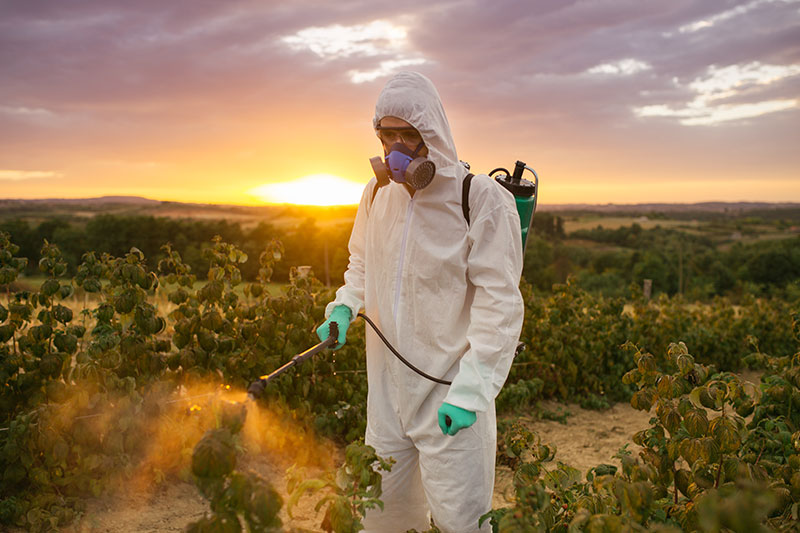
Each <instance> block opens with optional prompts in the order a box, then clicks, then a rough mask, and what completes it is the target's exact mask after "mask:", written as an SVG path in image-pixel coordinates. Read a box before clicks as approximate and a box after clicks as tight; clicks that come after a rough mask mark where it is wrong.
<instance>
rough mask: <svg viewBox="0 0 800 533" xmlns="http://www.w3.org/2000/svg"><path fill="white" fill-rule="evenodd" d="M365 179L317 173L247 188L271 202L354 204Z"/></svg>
mask: <svg viewBox="0 0 800 533" xmlns="http://www.w3.org/2000/svg"><path fill="white" fill-rule="evenodd" d="M363 191H364V184H363V183H356V182H353V181H350V180H346V179H344V178H342V177H339V176H334V175H333V174H313V175H310V176H304V177H302V178H298V179H296V180H294V181H287V182H282V183H267V184H264V185H259V186H258V187H255V188H253V189H250V190H249V191H247V193H248V194H250V195H252V196H255V197H257V198H259V199H261V200H262V201H263V202H266V203H269V204H296V205H317V206H328V205H354V204H357V203H358V201H359V200H360V199H361V194H362V192H363Z"/></svg>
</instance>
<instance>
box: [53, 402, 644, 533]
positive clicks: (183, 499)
mask: <svg viewBox="0 0 800 533" xmlns="http://www.w3.org/2000/svg"><path fill="white" fill-rule="evenodd" d="M540 408H541V409H543V410H548V411H551V412H559V411H560V412H564V411H568V412H569V413H570V414H569V416H567V418H566V424H562V423H560V422H557V421H554V420H537V419H535V418H534V417H533V416H531V417H526V416H522V417H521V419H522V420H524V421H525V422H526V424H528V426H529V427H530V428H532V429H533V430H534V431H535V432H536V433H538V435H539V436H540V437H541V439H542V441H543V442H544V443H547V444H552V445H555V446H556V447H557V448H558V452H557V454H556V460H558V461H561V462H564V463H566V464H569V465H571V466H573V467H575V468H578V469H579V470H581V471H582V472H584V473H585V472H586V470H587V469H589V468H591V467H593V466H596V465H598V464H600V463H612V464H615V463H616V464H618V461H617V460H615V459H613V457H612V456H613V455H614V454H615V453H616V452H617V451H618V450H619V449H620V448H621V447H622V446H623V445H624V444H626V443H630V442H631V436H632V435H633V434H634V433H635V432H637V431H639V430H641V429H643V428H645V427H646V426H647V423H648V420H649V419H650V417H651V416H652V415H651V414H649V413H644V412H641V411H636V410H634V409H633V408H631V407H630V405H628V404H617V405H615V406H613V407H611V408H610V409H608V410H605V411H590V410H586V409H581V408H580V407H579V406H577V405H571V404H559V403H556V402H543V403H542V404H541V406H540ZM631 447H635V445H633V444H631ZM632 451H635V450H633V449H632ZM245 468H250V469H252V470H255V471H256V472H258V473H259V474H260V475H261V476H262V477H264V478H266V479H268V480H270V481H271V482H272V484H273V486H274V487H275V488H276V490H278V491H279V492H281V494H282V496H283V498H284V502H285V501H286V500H287V498H288V497H287V495H286V482H285V480H284V476H283V474H284V472H283V471H282V470H281V469H280V468H278V467H277V466H275V465H274V464H273V463H271V462H269V461H268V460H267V459H266V458H264V457H255V458H253V457H251V458H249V459H248V463H247V464H246V465H245ZM511 492H512V491H511V472H510V471H508V470H507V469H503V468H502V467H499V468H498V471H497V479H496V484H495V494H494V500H493V506H494V507H502V506H505V505H508V497H510V496H511ZM314 505H315V500H314V498H312V497H306V498H303V499H302V500H301V502H300V505H299V506H298V507H297V508H295V510H294V513H293V514H294V518H292V519H290V518H289V517H288V515H287V514H286V509H285V507H284V509H283V510H282V511H281V512H282V519H283V523H284V525H285V526H286V527H287V529H288V528H292V527H293V528H296V529H297V530H301V531H303V530H305V531H322V530H321V529H320V528H319V524H320V522H321V521H322V514H321V513H320V514H317V513H315V511H314ZM206 511H208V504H207V502H206V501H205V500H204V499H203V498H202V496H201V495H200V494H199V493H198V491H197V489H196V488H195V487H194V485H192V484H190V483H165V484H164V485H162V486H160V487H158V488H157V489H155V490H154V491H153V492H152V493H149V494H143V493H140V492H126V493H117V494H113V495H108V496H105V497H101V498H97V499H93V500H91V501H89V502H88V507H87V511H86V513H85V514H84V515H83V516H82V517H81V518H80V519H79V520H77V521H76V522H75V523H74V524H73V525H71V526H70V527H68V528H66V529H65V530H64V531H68V532H75V533H134V532H137V533H138V532H153V533H155V532H170V531H183V530H184V528H185V527H186V525H187V524H188V523H190V522H192V521H194V520H197V519H198V518H200V517H202V516H203V513H205V512H206Z"/></svg>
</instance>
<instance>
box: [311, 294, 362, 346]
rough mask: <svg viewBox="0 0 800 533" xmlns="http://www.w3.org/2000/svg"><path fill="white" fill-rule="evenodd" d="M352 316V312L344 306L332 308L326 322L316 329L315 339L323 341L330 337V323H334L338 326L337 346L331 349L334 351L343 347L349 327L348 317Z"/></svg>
mask: <svg viewBox="0 0 800 533" xmlns="http://www.w3.org/2000/svg"><path fill="white" fill-rule="evenodd" d="M352 316H353V312H352V311H350V308H349V307H347V306H346V305H337V306H336V307H334V308H333V311H332V312H331V314H330V316H329V317H328V320H326V321H325V322H323V323H322V325H321V326H320V327H318V328H317V337H319V340H321V341H324V340H325V339H327V338H328V337H330V335H331V322H336V325H337V326H339V344H337V345H336V346H334V347H333V349H334V350H338V349H339V348H341V347H342V346H344V342H345V340H346V335H347V328H349V327H350V317H352Z"/></svg>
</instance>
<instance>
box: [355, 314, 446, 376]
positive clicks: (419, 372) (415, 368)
mask: <svg viewBox="0 0 800 533" xmlns="http://www.w3.org/2000/svg"><path fill="white" fill-rule="evenodd" d="M358 316H360V317H361V318H363V319H364V320H366V321H367V324H369V325H370V326H371V327H372V329H373V330H375V333H377V334H378V337H380V338H381V340H382V341H383V343H384V344H385V345H386V346H387V347H388V348H389V349H390V350H391V351H392V353H393V354H394V355H395V356H396V357H397V358H398V359H400V360H401V361H402V362H403V363H404V364H405V365H406V366H407V367H408V368H410V369H411V370H413V371H414V372H416V373H417V374H419V375H420V376H422V377H423V378H426V379H429V380H431V381H433V382H434V383H440V384H442V385H452V384H453V382H452V381H445V380H443V379H439V378H435V377H433V376H431V375H429V374H426V373H425V372H423V371H422V370H420V369H419V368H417V367H415V366H414V365H412V364H411V363H409V362H408V361H406V359H405V358H404V357H403V356H402V355H400V353H399V352H398V351H397V350H395V349H394V346H392V344H391V343H390V342H389V341H388V340H386V337H384V336H383V333H381V330H379V329H378V326H376V325H375V323H374V322H372V320H370V318H369V317H368V316H367V315H365V314H364V313H358Z"/></svg>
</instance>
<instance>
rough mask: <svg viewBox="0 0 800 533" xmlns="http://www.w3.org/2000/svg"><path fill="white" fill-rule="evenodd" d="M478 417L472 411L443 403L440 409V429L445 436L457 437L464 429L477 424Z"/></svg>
mask: <svg viewBox="0 0 800 533" xmlns="http://www.w3.org/2000/svg"><path fill="white" fill-rule="evenodd" d="M448 417H449V418H450V424H449V425H448V424H447V419H448ZM477 418H478V417H477V415H476V414H475V413H473V412H472V411H467V410H466V409H462V408H460V407H456V406H455V405H452V404H449V403H447V402H445V403H443V404H442V406H441V407H440V408H439V427H440V428H441V430H442V434H443V435H451V436H452V435H455V434H456V433H458V432H459V430H462V429H464V428H468V427H470V426H471V425H472V424H474V423H475V420H476V419H477Z"/></svg>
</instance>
